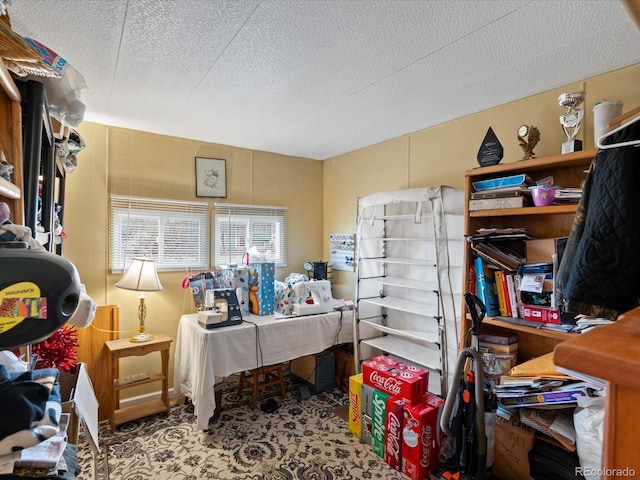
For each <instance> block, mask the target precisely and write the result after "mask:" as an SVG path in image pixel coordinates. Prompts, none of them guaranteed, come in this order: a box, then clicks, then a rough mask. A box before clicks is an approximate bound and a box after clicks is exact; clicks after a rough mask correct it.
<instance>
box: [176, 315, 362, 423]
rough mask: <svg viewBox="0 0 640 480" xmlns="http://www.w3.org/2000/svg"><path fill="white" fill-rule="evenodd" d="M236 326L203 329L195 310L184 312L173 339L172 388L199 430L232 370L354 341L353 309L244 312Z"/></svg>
mask: <svg viewBox="0 0 640 480" xmlns="http://www.w3.org/2000/svg"><path fill="white" fill-rule="evenodd" d="M244 320H245V321H243V322H242V323H241V324H239V325H231V326H227V327H219V328H211V329H206V328H204V327H201V326H200V325H199V324H198V314H196V313H193V314H188V315H183V316H182V317H181V318H180V323H179V325H178V335H177V339H176V351H175V368H174V373H173V375H174V391H175V393H182V394H183V395H185V396H186V397H188V398H190V399H191V401H192V402H193V405H194V412H195V414H196V416H197V420H198V428H199V429H202V430H204V429H206V428H207V427H208V422H209V418H210V417H211V416H212V415H213V412H214V410H215V407H216V401H215V395H214V386H215V384H216V381H220V380H221V379H223V378H224V377H226V376H228V375H231V374H233V373H238V372H243V371H246V370H251V369H253V368H257V367H259V366H263V365H264V366H266V365H274V364H277V363H282V362H286V361H289V360H293V359H295V358H298V357H302V356H304V355H311V354H314V353H318V352H321V351H323V350H324V349H326V348H329V347H331V346H333V345H336V344H340V343H347V342H351V341H352V340H353V327H352V312H351V311H345V312H341V311H335V312H330V313H324V314H318V315H307V316H302V317H280V316H278V315H276V316H274V315H264V316H258V315H247V316H245V319H244Z"/></svg>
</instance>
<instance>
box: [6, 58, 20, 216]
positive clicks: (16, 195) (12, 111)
mask: <svg viewBox="0 0 640 480" xmlns="http://www.w3.org/2000/svg"><path fill="white" fill-rule="evenodd" d="M0 83H1V84H2V89H0V150H2V152H3V153H4V155H5V157H6V160H7V162H9V163H10V164H11V165H13V173H12V174H11V182H9V181H7V180H5V179H4V178H0V201H2V202H5V203H7V205H9V208H10V209H11V217H10V219H11V221H12V222H13V223H16V224H22V223H24V211H23V203H22V192H23V188H22V182H23V180H22V175H23V173H22V110H21V108H20V101H21V96H20V92H19V91H18V88H17V87H16V84H15V82H14V81H13V79H12V78H11V75H10V74H9V71H8V70H7V68H6V67H5V65H4V61H3V60H2V59H0Z"/></svg>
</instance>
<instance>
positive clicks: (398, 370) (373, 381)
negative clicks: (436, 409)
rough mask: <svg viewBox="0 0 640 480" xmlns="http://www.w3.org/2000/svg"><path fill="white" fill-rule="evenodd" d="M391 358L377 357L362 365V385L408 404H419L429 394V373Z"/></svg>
mask: <svg viewBox="0 0 640 480" xmlns="http://www.w3.org/2000/svg"><path fill="white" fill-rule="evenodd" d="M388 359H389V357H386V356H382V360H380V357H375V358H373V359H371V360H369V361H367V362H364V363H363V364H362V383H363V384H365V385H370V386H372V387H373V388H376V389H378V390H381V391H383V392H386V393H388V394H389V395H391V396H400V397H401V398H404V399H405V400H407V401H408V402H417V401H419V400H420V399H421V398H422V396H423V395H424V394H425V393H426V392H427V387H428V385H429V371H428V370H425V369H423V368H419V367H416V366H415V365H410V364H408V363H404V362H399V361H396V360H393V359H391V361H392V362H393V363H389V360H388Z"/></svg>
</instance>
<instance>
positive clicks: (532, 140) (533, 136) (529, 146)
mask: <svg viewBox="0 0 640 480" xmlns="http://www.w3.org/2000/svg"><path fill="white" fill-rule="evenodd" d="M539 141H540V130H538V129H537V128H536V127H534V126H533V125H531V126H528V125H522V126H521V127H520V128H518V143H519V144H520V148H522V152H523V153H524V156H523V157H522V158H521V159H520V160H529V159H530V158H536V154H535V153H534V152H533V149H534V148H535V147H536V145H537V144H538V142H539Z"/></svg>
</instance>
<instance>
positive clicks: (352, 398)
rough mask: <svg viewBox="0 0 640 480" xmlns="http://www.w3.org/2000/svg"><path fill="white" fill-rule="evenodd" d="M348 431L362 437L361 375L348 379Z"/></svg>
mask: <svg viewBox="0 0 640 480" xmlns="http://www.w3.org/2000/svg"><path fill="white" fill-rule="evenodd" d="M349 431H350V432H351V433H353V434H354V435H355V436H356V437H358V438H361V437H362V374H361V373H358V374H357V375H352V376H351V377H349Z"/></svg>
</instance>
